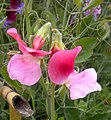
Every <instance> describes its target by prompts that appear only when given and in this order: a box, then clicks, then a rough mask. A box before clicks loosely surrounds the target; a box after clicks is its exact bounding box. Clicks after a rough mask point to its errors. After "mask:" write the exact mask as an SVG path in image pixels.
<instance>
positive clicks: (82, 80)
mask: <svg viewBox="0 0 111 120" xmlns="http://www.w3.org/2000/svg"><path fill="white" fill-rule="evenodd" d="M69 80H70V83H69V84H70V85H69V90H70V97H71V99H72V100H75V99H79V98H84V97H85V96H86V95H87V94H89V93H91V92H94V91H100V90H101V86H100V84H99V83H97V73H96V71H95V69H93V68H89V69H86V70H84V71H82V72H81V73H76V74H75V73H72V74H71V75H70V77H69ZM66 86H67V84H66Z"/></svg>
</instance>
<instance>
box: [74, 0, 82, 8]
mask: <svg viewBox="0 0 111 120" xmlns="http://www.w3.org/2000/svg"><path fill="white" fill-rule="evenodd" d="M73 2H74V3H75V4H76V6H77V7H78V9H79V10H81V7H82V4H83V0H73Z"/></svg>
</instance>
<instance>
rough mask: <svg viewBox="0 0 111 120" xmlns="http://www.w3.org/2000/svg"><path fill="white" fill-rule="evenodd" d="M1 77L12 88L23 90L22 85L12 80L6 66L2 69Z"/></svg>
mask: <svg viewBox="0 0 111 120" xmlns="http://www.w3.org/2000/svg"><path fill="white" fill-rule="evenodd" d="M1 75H2V77H3V78H4V82H6V83H7V84H8V85H10V86H12V87H14V88H16V89H19V90H21V89H22V85H21V84H20V83H19V82H18V81H15V80H11V79H10V78H9V75H8V72H7V68H6V66H3V67H2V69H1Z"/></svg>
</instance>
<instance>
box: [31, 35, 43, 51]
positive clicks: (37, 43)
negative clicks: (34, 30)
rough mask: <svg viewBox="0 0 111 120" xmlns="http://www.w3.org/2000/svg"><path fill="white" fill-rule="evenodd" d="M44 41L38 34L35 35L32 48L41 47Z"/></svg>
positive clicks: (37, 48)
mask: <svg viewBox="0 0 111 120" xmlns="http://www.w3.org/2000/svg"><path fill="white" fill-rule="evenodd" d="M44 42H45V41H44V40H43V39H42V38H41V37H40V36H38V35H36V36H35V38H34V40H33V48H34V49H36V50H39V49H41V48H42V46H43V45H44Z"/></svg>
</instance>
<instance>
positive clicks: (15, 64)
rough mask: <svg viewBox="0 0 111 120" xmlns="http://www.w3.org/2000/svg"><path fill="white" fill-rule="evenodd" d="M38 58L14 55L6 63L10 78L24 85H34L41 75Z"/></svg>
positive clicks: (28, 55)
mask: <svg viewBox="0 0 111 120" xmlns="http://www.w3.org/2000/svg"><path fill="white" fill-rule="evenodd" d="M39 62H40V61H39V60H38V59H37V58H36V57H33V56H31V55H30V54H27V55H20V54H16V55H14V56H13V57H12V58H11V60H10V61H9V63H8V66H7V71H8V73H9V76H10V78H11V79H12V80H18V81H19V82H20V83H21V84H24V85H28V86H31V85H34V84H35V83H37V82H38V80H39V79H40V77H41V69H40V65H39Z"/></svg>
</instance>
